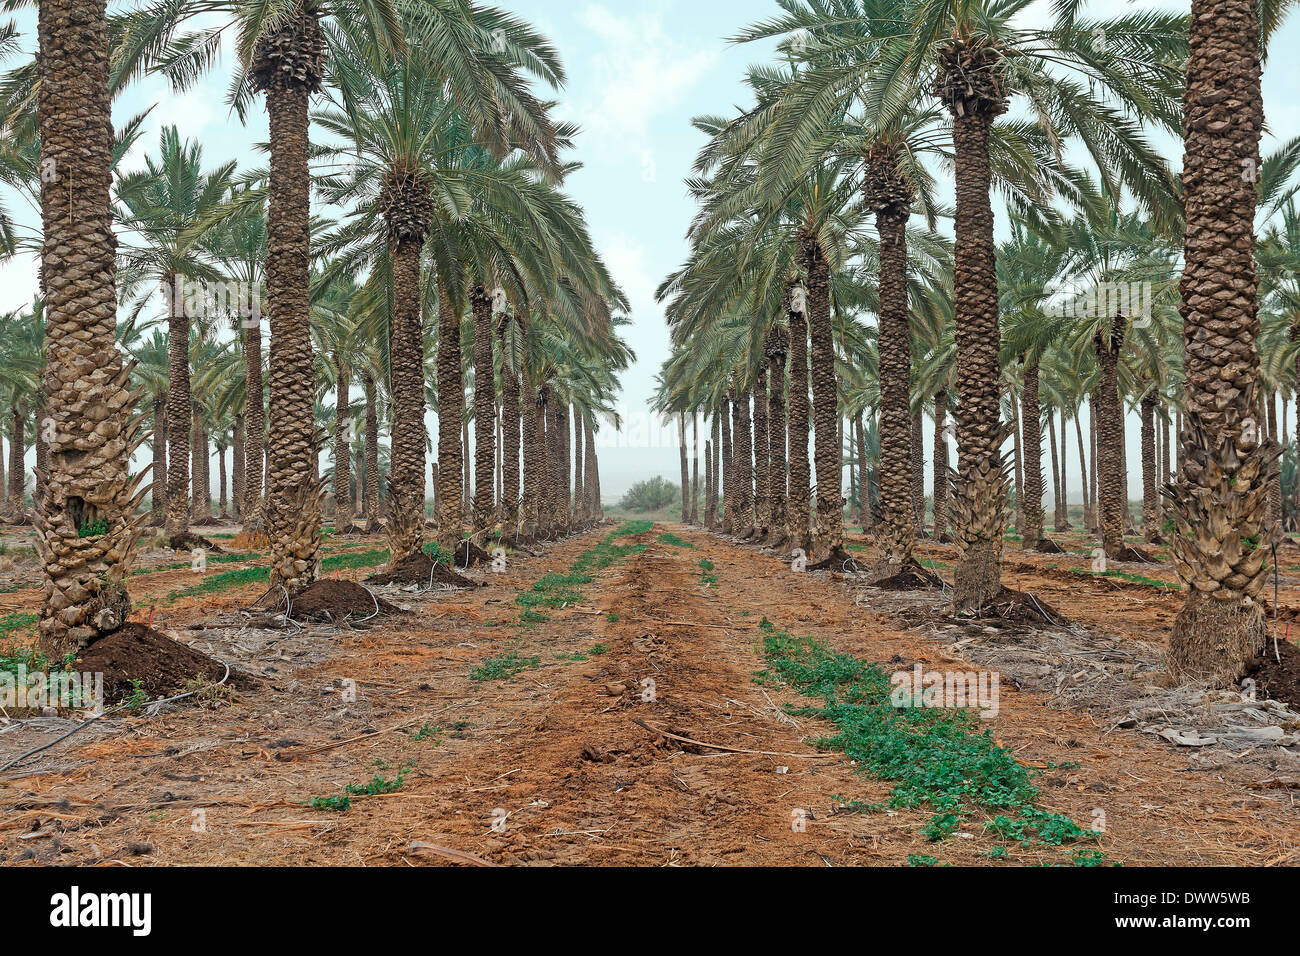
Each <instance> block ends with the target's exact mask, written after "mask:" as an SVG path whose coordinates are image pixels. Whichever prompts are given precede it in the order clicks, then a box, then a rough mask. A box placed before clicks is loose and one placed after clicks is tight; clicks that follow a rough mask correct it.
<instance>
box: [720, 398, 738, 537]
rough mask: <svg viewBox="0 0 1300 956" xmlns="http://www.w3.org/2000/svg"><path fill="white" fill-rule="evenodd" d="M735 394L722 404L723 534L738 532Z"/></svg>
mask: <svg viewBox="0 0 1300 956" xmlns="http://www.w3.org/2000/svg"><path fill="white" fill-rule="evenodd" d="M735 404H736V403H735V397H734V393H728V395H727V398H725V399H724V400H723V402H722V409H721V412H720V417H721V419H722V533H723V534H734V533H735V531H736V488H735V484H736V449H735V448H734V447H733V446H732V442H731V422H732V419H733V418H734V417H735V414H736V413H735Z"/></svg>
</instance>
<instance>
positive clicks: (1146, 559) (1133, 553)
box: [1114, 545, 1156, 564]
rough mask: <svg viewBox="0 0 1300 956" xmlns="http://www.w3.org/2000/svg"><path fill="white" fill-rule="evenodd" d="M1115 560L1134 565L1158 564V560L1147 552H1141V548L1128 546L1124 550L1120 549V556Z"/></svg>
mask: <svg viewBox="0 0 1300 956" xmlns="http://www.w3.org/2000/svg"><path fill="white" fill-rule="evenodd" d="M1114 560H1116V561H1130V562H1132V563H1133V564H1155V563H1156V559H1155V558H1153V557H1152V556H1151V555H1149V554H1147V553H1146V552H1145V551H1143V550H1141V549H1140V548H1130V547H1128V546H1127V545H1125V546H1124V547H1123V548H1121V549H1120V552H1119V556H1118V557H1117V558H1115V559H1114Z"/></svg>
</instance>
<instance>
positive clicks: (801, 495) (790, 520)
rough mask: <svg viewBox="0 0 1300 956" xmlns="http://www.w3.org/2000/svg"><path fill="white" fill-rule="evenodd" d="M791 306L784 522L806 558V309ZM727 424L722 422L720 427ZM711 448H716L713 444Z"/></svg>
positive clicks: (809, 550)
mask: <svg viewBox="0 0 1300 956" xmlns="http://www.w3.org/2000/svg"><path fill="white" fill-rule="evenodd" d="M796 305H799V303H795V302H793V301H792V302H791V305H790V306H789V308H788V310H787V312H786V318H787V320H788V324H789V327H790V399H789V405H790V437H789V452H788V455H789V459H790V489H789V503H788V504H787V506H786V511H787V515H786V521H787V524H788V525H789V536H790V544H791V546H792V547H795V548H801V549H803V551H804V552H805V553H807V554H811V553H812V527H811V523H810V510H811V507H812V502H811V499H812V491H811V487H810V486H811V483H812V475H811V468H810V465H809V462H808V428H809V422H808V416H809V412H810V406H809V401H808V315H807V312H806V311H804V310H805V309H806V308H807V306H806V304H803V305H802V306H801V307H800V308H796ZM725 426H726V420H725V418H724V419H723V427H725ZM714 447H715V448H716V447H717V445H716V443H715V445H714ZM722 455H723V457H722V460H723V461H724V462H725V461H727V460H728V458H727V449H726V447H725V445H724V447H723V453H722Z"/></svg>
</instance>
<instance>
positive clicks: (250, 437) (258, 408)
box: [243, 315, 266, 535]
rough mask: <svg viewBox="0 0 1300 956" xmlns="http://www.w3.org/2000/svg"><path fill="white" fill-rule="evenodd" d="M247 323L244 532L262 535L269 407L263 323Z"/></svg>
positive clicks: (255, 319)
mask: <svg viewBox="0 0 1300 956" xmlns="http://www.w3.org/2000/svg"><path fill="white" fill-rule="evenodd" d="M243 325H244V376H245V379H244V431H245V439H244V503H243V514H244V533H245V534H246V535H260V534H262V532H263V530H264V527H265V524H264V517H265V516H264V513H263V507H262V470H263V459H264V457H265V454H266V408H265V406H264V404H263V401H264V396H263V394H262V392H263V387H262V322H261V319H260V318H259V317H258V316H257V315H249V316H246V317H245V318H244V320H243Z"/></svg>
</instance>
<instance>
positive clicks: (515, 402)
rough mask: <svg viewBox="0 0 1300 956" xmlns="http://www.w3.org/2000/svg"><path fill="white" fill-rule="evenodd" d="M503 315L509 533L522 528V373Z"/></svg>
mask: <svg viewBox="0 0 1300 956" xmlns="http://www.w3.org/2000/svg"><path fill="white" fill-rule="evenodd" d="M509 321H510V316H509V315H508V314H507V313H502V316H501V319H500V320H499V322H498V324H497V331H498V333H499V337H498V342H499V343H500V346H501V519H502V524H503V526H504V528H505V529H506V531H507V532H517V531H518V529H519V517H520V515H519V428H520V425H521V424H522V417H521V412H520V408H519V372H518V370H517V369H516V368H515V367H514V362H513V359H512V358H511V356H510V355H509V354H508V351H509V350H508V349H507V348H506V337H505V332H506V326H507V324H508V323H509Z"/></svg>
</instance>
